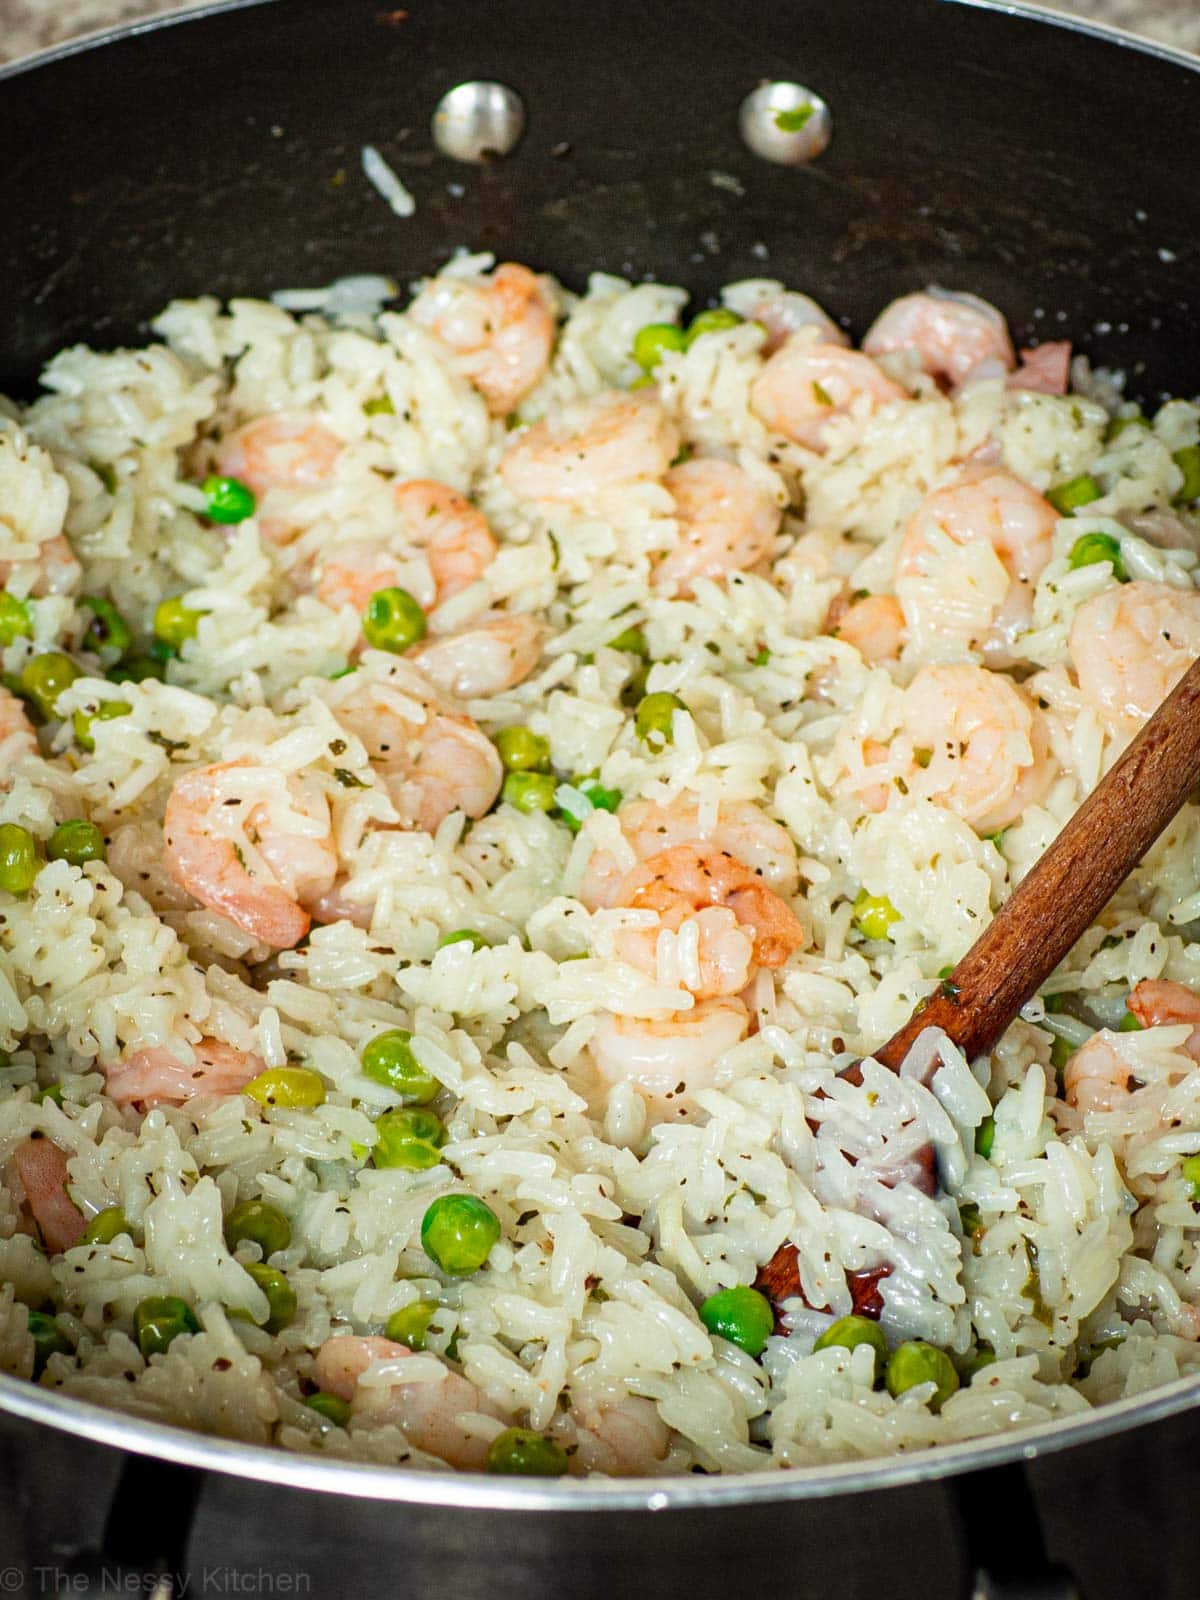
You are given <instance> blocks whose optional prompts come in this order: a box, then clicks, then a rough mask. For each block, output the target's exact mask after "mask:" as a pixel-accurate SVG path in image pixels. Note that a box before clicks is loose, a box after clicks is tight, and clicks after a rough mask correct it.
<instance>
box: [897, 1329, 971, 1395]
mask: <svg viewBox="0 0 1200 1600" xmlns="http://www.w3.org/2000/svg"><path fill="white" fill-rule="evenodd" d="M884 1376H885V1379H886V1382H887V1387H888V1393H889V1394H890V1395H893V1396H896V1397H899V1396H900V1395H902V1394H904V1393H905V1391H906V1390H908V1389H915V1388H916V1386H917V1385H918V1384H919V1383H933V1384H936V1386H937V1387H936V1389H935V1390H934V1394H933V1398H932V1399H931V1400H930V1402H929V1408H930V1410H931V1411H940V1410H941V1409H942V1407H943V1406H944V1405H945V1403H946V1401H947V1400H949V1398H950V1396H951V1395H952V1394H953V1393H954V1391H955V1390H956V1389H957V1388H958V1373H957V1372H955V1370H954V1364H953V1362H952V1361H951V1360H950V1357H949V1356H948V1355H947V1354H946V1353H945V1351H944V1350H939V1349H938V1348H937V1346H936V1345H932V1344H926V1343H925V1341H924V1340H923V1339H913V1340H911V1341H910V1342H909V1343H908V1344H902V1345H899V1346H898V1347H897V1348H896V1349H895V1350H893V1351H892V1353H891V1355H890V1356H889V1357H888V1362H887V1369H886V1371H885V1374H884Z"/></svg>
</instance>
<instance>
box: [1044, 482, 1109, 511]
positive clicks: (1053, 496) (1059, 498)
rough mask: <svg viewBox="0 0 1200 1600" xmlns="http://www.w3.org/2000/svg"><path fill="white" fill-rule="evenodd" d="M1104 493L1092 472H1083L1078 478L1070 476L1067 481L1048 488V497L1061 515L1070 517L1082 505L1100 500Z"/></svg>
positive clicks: (1088, 504)
mask: <svg viewBox="0 0 1200 1600" xmlns="http://www.w3.org/2000/svg"><path fill="white" fill-rule="evenodd" d="M1103 493H1104V491H1103V489H1101V487H1100V485H1099V484H1098V483H1097V482H1096V480H1095V478H1093V477H1092V475H1091V473H1090V472H1081V473H1080V474H1079V476H1078V477H1077V478H1068V479H1067V481H1066V483H1058V484H1055V486H1054V488H1053V489H1047V490H1046V499H1047V500H1049V502H1050V504H1051V505H1052V506H1053V507H1054V509H1055V511H1057V512H1058V514H1059V516H1061V517H1069V516H1071V515H1072V514H1073V513H1074V512H1076V511H1078V510H1079V508H1080V507H1081V506H1090V505H1091V503H1092V501H1093V500H1099V498H1100V496H1101V495H1102V494H1103Z"/></svg>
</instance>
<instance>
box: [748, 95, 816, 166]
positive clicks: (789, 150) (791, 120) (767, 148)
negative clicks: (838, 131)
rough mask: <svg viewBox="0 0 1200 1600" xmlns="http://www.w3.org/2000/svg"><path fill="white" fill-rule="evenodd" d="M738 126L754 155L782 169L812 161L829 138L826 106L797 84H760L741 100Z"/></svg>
mask: <svg viewBox="0 0 1200 1600" xmlns="http://www.w3.org/2000/svg"><path fill="white" fill-rule="evenodd" d="M797 123H800V124H801V125H800V126H796V124H797ZM738 126H739V127H740V128H741V130H742V138H743V139H744V140H745V141H746V143H747V144H748V145H749V146H750V148H751V150H753V151H754V154H755V155H756V156H762V157H763V159H764V160H766V161H775V162H778V163H779V165H780V166H784V167H799V166H803V165H804V163H805V162H806V161H812V160H813V159H814V158H815V157H816V156H819V155H820V154H821V152H822V150H824V149H825V148H826V146H827V145H828V144H829V141H830V139H831V138H832V137H833V117H832V116H831V115H830V111H829V107H828V106H827V105H826V104H825V102H824V100H822V99H821V96H820V95H819V94H814V93H813V92H812V90H811V89H806V88H804V86H803V85H802V84H799V83H764V84H760V85H759V87H758V88H757V89H755V90H753V92H752V93H750V94H748V95H747V96H746V98H745V99H744V100H743V101H742V107H741V110H740V111H739V112H738Z"/></svg>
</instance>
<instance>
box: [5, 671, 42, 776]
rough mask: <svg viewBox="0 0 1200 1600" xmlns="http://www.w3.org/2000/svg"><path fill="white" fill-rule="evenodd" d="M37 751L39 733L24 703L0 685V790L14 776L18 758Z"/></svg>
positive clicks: (35, 753) (32, 754)
mask: <svg viewBox="0 0 1200 1600" xmlns="http://www.w3.org/2000/svg"><path fill="white" fill-rule="evenodd" d="M37 753H38V742H37V735H36V734H35V733H34V731H33V724H32V723H31V722H30V720H29V718H28V717H27V716H26V715H25V707H24V705H23V704H22V703H21V701H20V700H18V699H17V697H16V695H15V694H13V693H12V692H11V691H10V690H8V689H5V688H3V687H0V790H2V789H4V788H5V787H7V784H8V782H10V781H11V779H12V777H13V776H14V763H15V762H16V760H17V758H18V757H19V756H35V755H37Z"/></svg>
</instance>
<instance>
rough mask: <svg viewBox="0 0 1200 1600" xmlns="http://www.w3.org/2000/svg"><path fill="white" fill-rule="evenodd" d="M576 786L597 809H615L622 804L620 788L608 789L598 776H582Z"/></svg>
mask: <svg viewBox="0 0 1200 1600" xmlns="http://www.w3.org/2000/svg"><path fill="white" fill-rule="evenodd" d="M575 787H576V788H577V789H578V790H579V791H580V793H581V794H585V795H587V797H588V799H589V800H590V801H591V802H592V805H593V806H595V808H596V810H597V811H615V810H616V809H617V807H618V806H619V805H620V804H621V799H622V795H621V791H620V789H606V788H605V787H604V785H603V784H602V783H601V782H600V781H599V780H598V779H597V778H580V779H579V781H578V782H577V783H576V785H575Z"/></svg>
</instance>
